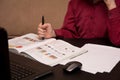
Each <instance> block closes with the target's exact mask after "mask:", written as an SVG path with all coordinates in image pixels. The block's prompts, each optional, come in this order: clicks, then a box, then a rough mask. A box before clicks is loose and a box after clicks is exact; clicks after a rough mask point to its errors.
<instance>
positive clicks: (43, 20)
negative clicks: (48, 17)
mask: <svg viewBox="0 0 120 80" xmlns="http://www.w3.org/2000/svg"><path fill="white" fill-rule="evenodd" d="M44 22H45V19H44V16H42V25H44ZM41 39H42V40H44V39H45V38H44V37H41Z"/></svg>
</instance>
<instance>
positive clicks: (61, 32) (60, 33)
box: [55, 0, 78, 38]
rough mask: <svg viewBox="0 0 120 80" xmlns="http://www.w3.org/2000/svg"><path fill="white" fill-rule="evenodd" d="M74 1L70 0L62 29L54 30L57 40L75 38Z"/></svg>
mask: <svg viewBox="0 0 120 80" xmlns="http://www.w3.org/2000/svg"><path fill="white" fill-rule="evenodd" d="M72 1H74V0H70V1H69V4H68V9H67V12H66V15H65V18H64V23H63V26H62V28H60V29H56V30H55V33H56V35H57V37H58V38H77V37H78V36H77V35H78V34H77V31H76V28H75V17H74V9H73V5H74V2H75V1H74V2H72Z"/></svg>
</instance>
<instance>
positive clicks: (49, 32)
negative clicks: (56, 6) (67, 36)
mask: <svg viewBox="0 0 120 80" xmlns="http://www.w3.org/2000/svg"><path fill="white" fill-rule="evenodd" d="M38 35H39V37H40V38H42V37H44V38H51V37H56V34H55V32H54V30H53V28H52V26H51V24H50V23H45V24H44V25H42V23H40V24H39V25H38Z"/></svg>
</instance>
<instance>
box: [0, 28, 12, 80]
mask: <svg viewBox="0 0 120 80" xmlns="http://www.w3.org/2000/svg"><path fill="white" fill-rule="evenodd" d="M0 78H1V79H4V80H10V67H9V52H8V35H7V31H6V30H5V29H4V28H2V27H0Z"/></svg>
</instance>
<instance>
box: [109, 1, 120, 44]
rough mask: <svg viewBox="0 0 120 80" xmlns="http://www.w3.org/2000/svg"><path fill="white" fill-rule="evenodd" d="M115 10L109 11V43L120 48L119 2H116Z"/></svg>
mask: <svg viewBox="0 0 120 80" xmlns="http://www.w3.org/2000/svg"><path fill="white" fill-rule="evenodd" d="M116 5H117V8H115V9H112V10H110V11H109V27H108V30H109V31H108V33H109V38H110V40H111V42H112V43H113V44H114V45H116V46H120V0H116Z"/></svg>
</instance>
